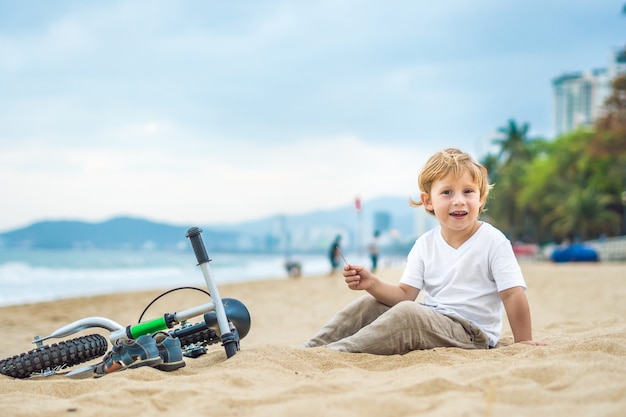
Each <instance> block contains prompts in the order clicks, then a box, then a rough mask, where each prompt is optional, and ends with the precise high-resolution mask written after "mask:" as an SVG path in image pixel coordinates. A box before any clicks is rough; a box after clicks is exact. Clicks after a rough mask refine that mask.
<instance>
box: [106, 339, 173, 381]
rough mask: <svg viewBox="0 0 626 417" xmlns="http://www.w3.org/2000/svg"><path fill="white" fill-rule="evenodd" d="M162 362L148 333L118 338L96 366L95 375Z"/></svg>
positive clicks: (157, 349)
mask: <svg viewBox="0 0 626 417" xmlns="http://www.w3.org/2000/svg"><path fill="white" fill-rule="evenodd" d="M161 363H163V358H161V356H160V355H159V348H158V347H157V344H156V342H155V340H154V339H153V338H152V336H150V335H144V336H139V337H138V338H137V340H126V339H118V340H117V341H116V342H115V345H114V346H113V349H112V350H111V352H109V353H107V354H106V355H105V356H104V359H103V360H102V362H101V363H99V364H98V365H97V366H96V369H95V375H94V376H95V377H96V378H98V377H101V376H104V375H106V374H110V373H112V372H115V371H120V370H122V369H126V368H138V367H140V366H156V365H159V364H161Z"/></svg>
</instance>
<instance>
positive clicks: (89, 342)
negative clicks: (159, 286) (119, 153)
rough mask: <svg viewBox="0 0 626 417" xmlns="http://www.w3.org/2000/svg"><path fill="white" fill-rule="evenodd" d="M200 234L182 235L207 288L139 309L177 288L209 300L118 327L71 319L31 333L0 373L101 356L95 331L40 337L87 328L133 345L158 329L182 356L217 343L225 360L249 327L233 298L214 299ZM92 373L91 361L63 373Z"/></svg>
mask: <svg viewBox="0 0 626 417" xmlns="http://www.w3.org/2000/svg"><path fill="white" fill-rule="evenodd" d="M201 233H202V230H201V229H200V228H197V227H192V228H190V229H188V230H187V234H186V237H188V238H189V240H190V242H191V246H192V248H193V251H194V253H195V256H196V259H197V261H198V266H200V268H201V270H202V273H203V275H204V279H205V281H206V285H207V289H208V292H207V291H205V290H202V289H199V288H193V287H184V288H176V289H174V290H169V291H167V292H165V293H163V294H161V295H160V296H159V297H157V298H155V299H154V300H153V301H152V302H151V303H150V304H148V306H147V307H146V308H145V309H144V312H143V313H145V312H146V310H147V309H148V308H149V307H150V306H151V305H152V304H153V303H154V302H155V301H156V300H158V299H159V298H160V297H162V296H164V295H165V294H168V293H170V292H172V291H175V290H178V289H189V288H191V289H195V290H199V291H202V292H204V293H206V294H207V295H209V296H210V298H211V301H210V302H208V303H206V304H202V305H198V306H194V307H191V308H188V309H186V310H183V311H180V312H178V313H165V314H163V316H161V317H158V318H155V319H153V320H149V321H146V322H141V318H142V317H143V313H142V314H141V316H140V318H139V320H138V323H137V324H134V325H129V326H122V325H121V324H119V323H116V322H115V321H113V320H111V319H108V318H105V317H87V318H83V319H80V320H77V321H75V322H73V323H70V324H68V325H66V326H63V327H61V328H59V329H57V330H55V331H54V332H52V333H51V334H50V335H48V336H45V337H40V336H35V338H34V341H33V343H35V344H36V348H35V349H32V350H30V351H28V352H26V353H22V354H19V355H15V356H13V357H10V358H6V359H3V360H0V373H1V374H4V375H8V376H11V377H14V378H28V377H31V376H50V375H55V374H57V373H59V372H60V371H62V370H65V369H66V368H69V367H72V366H75V365H78V364H81V363H84V362H87V361H90V360H93V359H96V358H99V357H101V356H102V355H104V354H105V353H106V352H107V350H108V342H107V340H106V338H105V337H104V336H102V335H100V334H90V335H86V336H80V337H77V338H74V339H69V340H65V341H61V342H58V343H54V344H50V345H45V344H44V341H46V340H48V339H58V338H64V337H67V336H70V335H73V334H75V333H78V332H80V331H82V330H85V329H89V328H103V329H106V330H108V331H109V332H110V334H109V340H110V341H111V343H112V344H113V345H114V346H115V345H116V344H117V345H119V344H120V342H129V343H133V341H137V339H139V338H141V337H145V336H146V335H155V334H157V333H160V332H161V333H164V334H166V335H167V337H171V338H177V339H178V340H180V345H181V349H182V354H183V356H186V357H191V358H196V357H198V356H200V355H202V354H204V353H206V348H207V346H208V345H212V344H215V343H218V342H221V343H222V346H223V347H224V350H225V351H226V357H227V358H230V357H232V356H233V355H235V354H236V353H237V351H238V350H239V348H240V345H239V341H240V339H242V338H244V337H245V336H246V335H247V334H248V331H249V330H250V313H249V312H248V309H247V308H246V306H245V305H244V304H243V303H242V302H240V301H238V300H236V299H233V298H224V299H222V298H221V297H220V294H219V291H218V288H217V284H216V282H215V280H214V278H213V275H212V272H211V268H210V266H209V262H210V261H211V259H209V256H208V255H207V252H206V249H205V247H204V243H203V242H202V237H201V236H200V234H201ZM200 315H203V320H202V321H201V322H199V323H195V324H190V323H188V320H189V319H191V318H193V317H197V316H200ZM164 331H166V332H164ZM131 367H132V366H131ZM95 372H96V365H89V366H86V367H82V368H79V369H76V370H72V371H70V372H68V373H66V376H67V377H71V378H86V377H91V376H94V374H95Z"/></svg>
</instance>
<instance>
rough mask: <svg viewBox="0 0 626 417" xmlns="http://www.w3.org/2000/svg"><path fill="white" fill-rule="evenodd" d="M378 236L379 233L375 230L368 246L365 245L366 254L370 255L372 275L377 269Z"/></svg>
mask: <svg viewBox="0 0 626 417" xmlns="http://www.w3.org/2000/svg"><path fill="white" fill-rule="evenodd" d="M379 236H380V232H379V231H378V230H376V231H375V232H374V235H373V236H372V240H371V241H370V243H369V245H367V252H368V253H369V255H370V260H371V261H372V268H371V271H372V273H374V272H376V269H377V268H378V256H379V248H378V237H379Z"/></svg>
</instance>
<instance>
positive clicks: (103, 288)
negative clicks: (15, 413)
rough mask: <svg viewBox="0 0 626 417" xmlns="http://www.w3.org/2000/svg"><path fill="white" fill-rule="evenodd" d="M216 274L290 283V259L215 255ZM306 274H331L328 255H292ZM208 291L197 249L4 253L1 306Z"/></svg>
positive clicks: (0, 253) (220, 278)
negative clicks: (184, 289) (123, 294)
mask: <svg viewBox="0 0 626 417" xmlns="http://www.w3.org/2000/svg"><path fill="white" fill-rule="evenodd" d="M209 257H210V258H211V261H210V262H209V266H210V270H211V275H212V276H213V278H214V280H215V282H216V283H217V285H218V287H219V285H220V284H227V283H240V282H247V281H255V280H264V279H288V274H287V271H286V268H285V261H286V260H287V259H286V257H285V256H281V255H277V254H252V255H251V254H234V253H215V254H209ZM289 259H290V260H293V261H296V262H299V263H300V264H301V271H302V275H303V276H306V275H317V274H323V273H327V272H328V271H329V268H330V265H329V263H328V260H327V259H326V257H325V256H324V255H310V254H306V255H298V254H292V255H290V257H289ZM181 286H194V287H200V288H206V283H205V280H204V275H203V273H202V270H201V268H200V267H199V266H198V265H197V261H196V258H195V255H194V254H193V251H191V250H190V251H158V250H144V251H123V250H26V249H0V306H9V305H16V304H26V303H36V302H42V301H53V300H60V299H66V298H74V297H81V296H89V295H99V294H115V293H120V292H129V291H140V290H152V289H171V288H176V287H181Z"/></svg>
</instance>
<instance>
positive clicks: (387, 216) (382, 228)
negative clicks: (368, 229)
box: [374, 211, 391, 233]
mask: <svg viewBox="0 0 626 417" xmlns="http://www.w3.org/2000/svg"><path fill="white" fill-rule="evenodd" d="M389 229H391V213H389V212H387V211H377V212H376V213H374V230H378V231H379V232H380V233H384V232H386V231H388V230H389Z"/></svg>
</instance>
